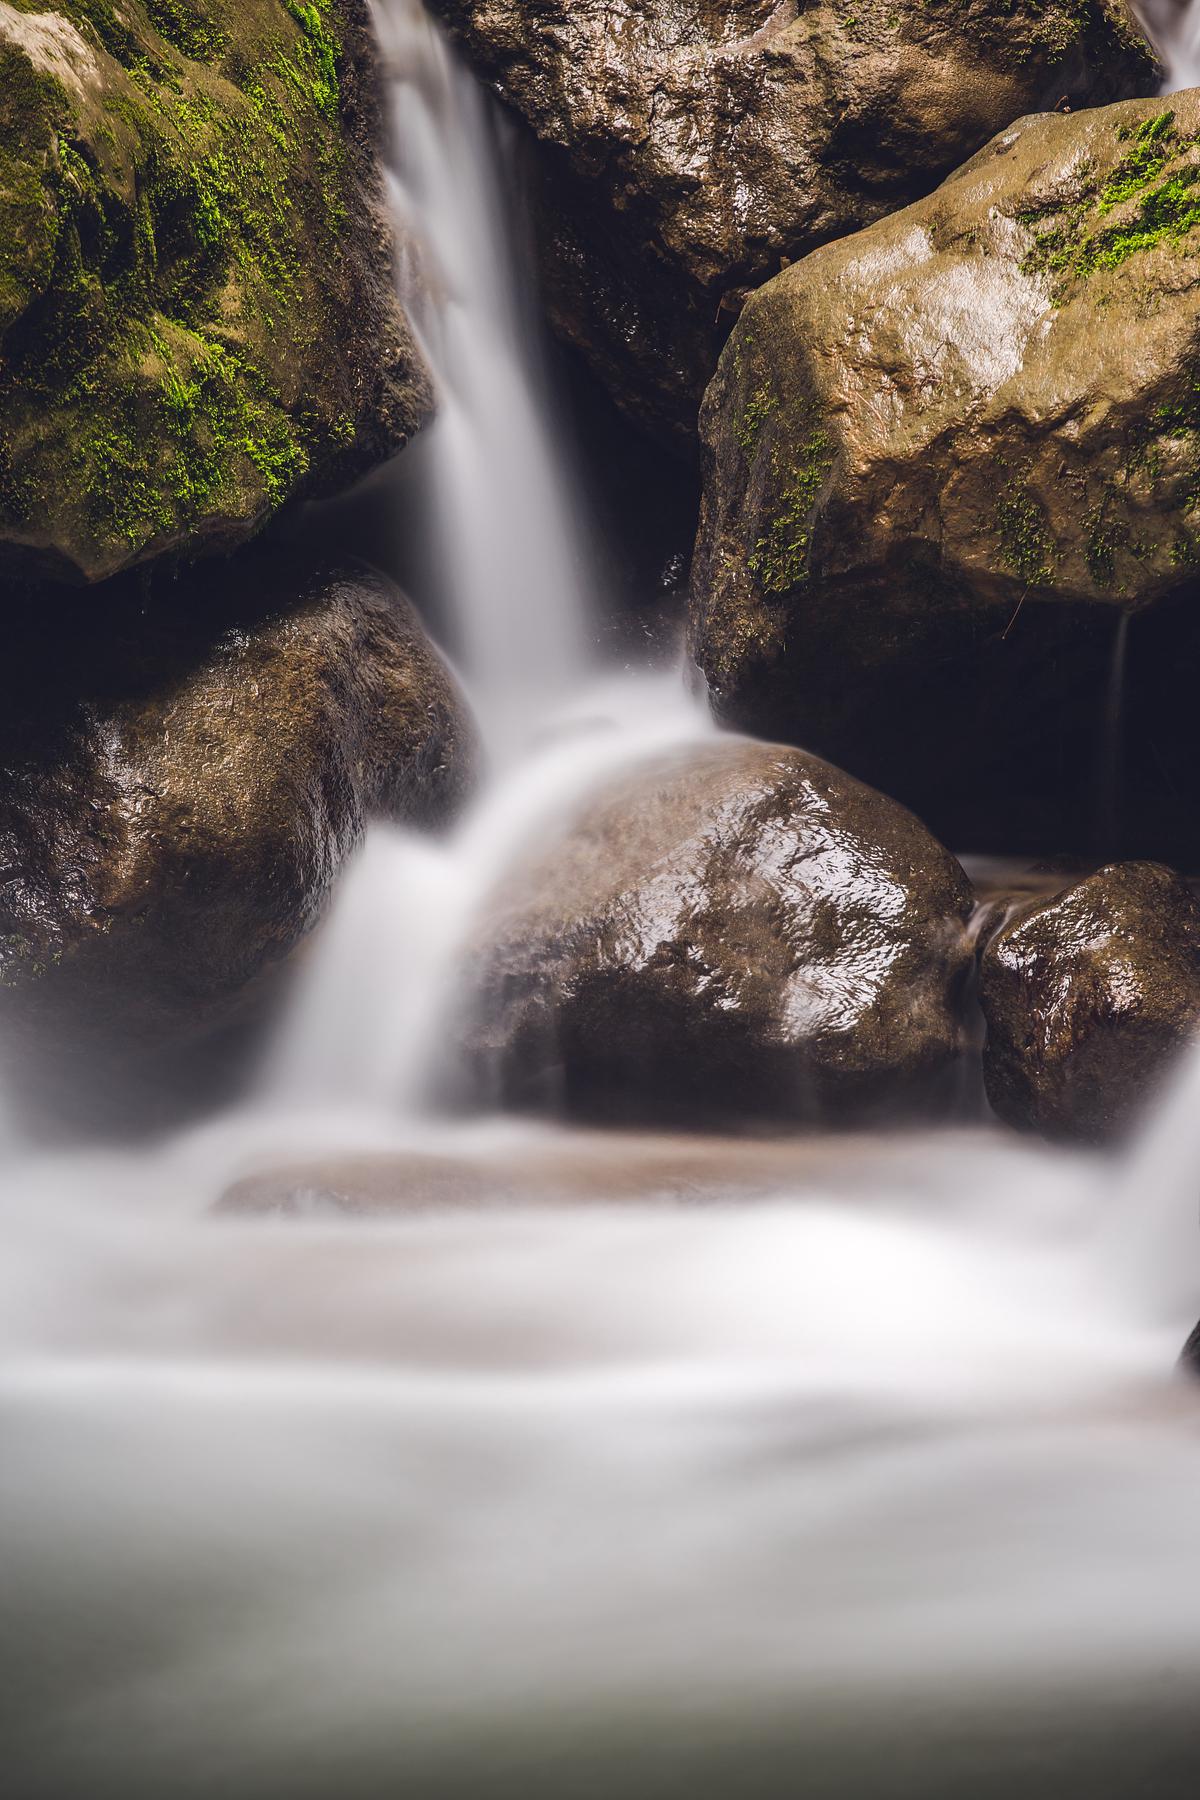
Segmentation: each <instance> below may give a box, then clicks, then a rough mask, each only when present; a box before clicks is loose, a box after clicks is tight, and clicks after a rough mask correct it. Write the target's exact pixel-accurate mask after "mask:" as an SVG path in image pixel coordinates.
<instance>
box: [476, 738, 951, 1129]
mask: <svg viewBox="0 0 1200 1800" xmlns="http://www.w3.org/2000/svg"><path fill="white" fill-rule="evenodd" d="M970 911H971V892H970V886H969V884H968V882H967V880H966V877H965V876H964V874H963V872H962V870H961V869H960V867H959V865H958V864H957V863H956V862H955V861H954V859H953V858H952V857H951V856H949V855H948V854H947V852H946V851H944V850H943V849H942V848H941V846H940V845H939V844H937V843H936V842H935V841H934V840H933V839H932V838H931V837H930V835H929V834H928V832H927V831H926V830H925V829H924V827H923V826H922V825H921V824H920V823H919V822H918V821H917V820H916V819H915V818H913V817H912V816H911V814H909V813H906V812H905V811H904V810H903V809H901V808H899V807H897V806H895V805H894V804H893V803H892V802H891V801H889V800H887V799H885V798H884V797H883V796H882V795H881V794H878V793H875V792H873V791H872V790H871V789H869V788H866V787H863V786H862V785H861V784H859V783H857V782H854V781H852V780H850V779H849V778H848V777H847V776H845V775H843V774H841V773H840V772H839V771H838V770H836V769H834V768H832V767H830V766H829V765H828V764H826V763H822V762H820V761H819V760H817V759H816V758H815V757H810V756H807V755H805V754H804V753H802V752H801V751H798V750H791V749H786V748H781V747H778V746H774V745H759V744H750V743H746V742H744V741H742V740H737V739H730V740H725V741H723V742H717V743H714V744H712V745H711V746H708V747H704V748H700V749H693V750H689V751H686V752H677V753H673V754H670V755H667V756H664V757H663V758H662V759H661V760H657V761H655V762H652V763H651V764H649V765H647V766H645V767H642V768H640V769H638V770H637V771H635V772H634V773H632V774H631V775H630V776H629V778H628V779H627V780H626V781H625V782H624V783H623V784H622V785H621V786H620V787H619V788H617V789H616V790H615V791H610V792H609V793H607V794H606V795H605V796H602V797H599V798H597V799H596V800H595V801H594V802H593V803H592V804H591V805H590V807H589V808H588V809H587V810H586V811H585V812H584V813H583V814H582V816H580V817H579V818H578V819H577V820H576V822H575V823H574V825H573V826H572V827H571V828H570V829H569V830H568V831H567V832H566V833H565V835H564V836H563V837H562V838H561V840H559V841H558V842H555V843H553V844H551V845H549V846H548V847H547V848H546V849H545V851H544V853H543V854H541V855H539V856H535V857H534V858H533V860H532V862H531V863H530V864H529V865H528V866H527V867H526V868H524V869H522V871H521V873H520V874H519V875H518V876H516V877H515V878H514V879H513V881H512V884H511V886H509V887H508V888H506V889H505V890H504V891H503V892H502V893H500V894H499V895H497V896H496V897H495V900H494V903H493V905H492V907H491V908H490V909H489V912H488V917H487V919H486V921H485V923H484V924H483V926H482V927H481V931H480V934H479V939H478V948H477V949H476V950H475V952H474V953H473V954H472V955H471V956H470V957H468V958H467V959H466V967H465V971H464V994H465V1001H464V1004H465V1006H466V1008H467V1009H468V1015H469V1016H468V1023H467V1025H466V1028H465V1049H464V1059H465V1064H466V1069H467V1078H468V1086H469V1088H470V1090H471V1092H472V1094H473V1095H474V1096H475V1097H482V1098H483V1099H485V1100H489V1101H494V1100H498V1101H500V1102H501V1103H503V1104H505V1105H509V1106H515V1107H519V1108H523V1109H533V1110H544V1111H551V1112H553V1111H559V1110H561V1111H564V1112H566V1113H568V1114H575V1115H583V1116H588V1115H590V1116H594V1117H604V1118H626V1119H641V1120H661V1121H679V1122H681V1123H685V1124H687V1125H690V1126H693V1127H695V1126H700V1127H703V1126H705V1125H711V1124H712V1123H714V1122H718V1121H742V1120H752V1119H755V1118H758V1119H763V1118H765V1119H775V1120H785V1121H790V1122H797V1123H801V1122H812V1121H817V1120H820V1121H828V1122H845V1121H849V1120H862V1119H879V1118H886V1117H888V1116H892V1115H895V1114H898V1113H904V1112H905V1111H908V1110H912V1109H918V1110H925V1109H929V1108H936V1107H938V1106H943V1105H945V1104H946V1103H947V1100H948V1097H949V1094H950V1090H951V1088H952V1085H953V1082H952V1076H953V1071H954V1065H955V1060H956V1058H957V1056H958V1054H959V1051H960V1048H961V1047H962V1043H963V1037H962V1029H961V1025H960V1019H959V1000H960V989H961V986H962V984H963V982H964V980H965V976H966V971H967V968H968V966H969V964H970V962H971V950H970V946H969V943H968V936H967V930H966V923H967V919H968V916H969V914H970Z"/></svg>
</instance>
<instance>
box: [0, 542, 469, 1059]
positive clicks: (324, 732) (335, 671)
mask: <svg viewBox="0 0 1200 1800" xmlns="http://www.w3.org/2000/svg"><path fill="white" fill-rule="evenodd" d="M154 600H155V605H154V607H153V610H151V611H146V610H144V608H143V606H142V604H141V603H140V602H139V599H138V595H137V593H136V591H135V592H131V593H128V594H127V595H126V600H125V605H124V610H122V609H121V608H120V607H118V606H117V604H116V602H115V601H111V602H110V604H109V606H107V607H106V608H105V610H104V613H103V615H102V617H101V618H100V619H97V618H95V617H94V616H93V617H92V619H91V621H90V623H89V621H88V619H87V616H86V611H85V602H84V599H83V598H81V600H80V602H79V611H78V612H77V613H76V615H75V616H74V617H72V616H71V615H70V614H69V613H67V614H66V615H65V616H64V617H62V619H61V625H62V629H63V636H62V637H61V638H60V637H58V636H54V637H53V639H52V641H48V640H47V635H46V633H45V631H44V628H43V627H42V626H41V625H40V624H39V623H38V621H37V620H36V619H33V618H30V619H29V620H27V621H26V635H25V636H24V637H22V635H21V631H20V628H19V624H18V625H14V626H13V627H11V628H10V630H9V634H8V649H9V662H8V665H7V668H6V670H5V676H4V689H5V692H4V705H3V717H2V720H0V772H2V774H0V1019H2V1020H3V1024H4V1033H3V1044H4V1051H5V1055H6V1059H7V1067H8V1069H9V1071H10V1072H11V1073H12V1075H13V1079H14V1080H16V1079H18V1078H19V1075H20V1071H21V1068H22V1067H23V1066H24V1064H25V1061H26V1059H27V1058H32V1059H33V1060H34V1061H35V1062H37V1063H38V1064H39V1067H40V1068H41V1071H42V1073H44V1062H45V1059H46V1058H47V1057H49V1058H51V1059H54V1058H59V1057H60V1058H61V1059H62V1073H63V1077H64V1080H66V1079H67V1078H68V1077H69V1078H70V1080H71V1081H72V1082H73V1081H74V1080H75V1078H76V1076H78V1078H79V1081H80V1082H81V1083H82V1085H83V1086H85V1087H86V1086H89V1085H91V1084H92V1082H93V1078H99V1079H100V1085H101V1087H103V1086H104V1085H105V1082H104V1078H105V1077H107V1076H108V1075H109V1074H111V1076H112V1078H113V1081H114V1082H117V1083H118V1084H119V1081H120V1078H121V1064H122V1061H123V1059H125V1058H128V1059H129V1061H130V1063H131V1066H132V1065H136V1064H138V1062H139V1059H142V1060H145V1059H150V1060H151V1061H160V1060H161V1061H162V1062H163V1064H164V1067H165V1064H166V1062H167V1061H169V1059H170V1056H172V1055H174V1054H175V1053H176V1052H178V1053H179V1054H180V1055H181V1056H186V1055H188V1054H190V1053H191V1052H192V1051H193V1050H198V1049H199V1048H201V1047H203V1046H205V1045H208V1044H210V1043H218V1041H219V1039H220V1036H221V1034H222V1033H223V1032H225V1031H226V1030H227V1029H229V1028H231V1027H233V1026H236V1025H237V1024H238V1023H239V1021H240V1020H242V1019H243V1018H244V1017H246V1016H247V1015H248V1014H250V1013H252V1011H253V1008H254V1004H255V1001H256V999H257V998H259V997H260V996H261V995H262V992H263V989H264V987H266V986H269V983H270V980H271V977H272V973H273V971H276V970H278V969H279V967H280V966H281V965H282V964H283V962H284V960H285V959H286V958H287V957H288V956H289V954H290V952H291V951H292V950H293V949H294V948H295V947H296V945H297V944H298V943H299V942H300V940H301V939H302V938H303V937H304V935H305V933H306V932H307V931H308V930H309V928H310V927H311V925H312V924H313V923H314V922H315V920H316V919H317V918H318V917H319V915H320V913H321V911H322V908H323V907H324V905H325V902H326V900H327V899H328V897H329V894H330V891H331V888H332V885H333V883H334V880H335V878H336V876H337V875H338V873H339V871H340V869H341V867H342V865H343V863H344V862H345V859H346V857H347V855H348V854H349V853H350V851H351V850H352V849H353V848H354V846H355V845H356V844H357V842H358V840H359V838H360V836H361V833H362V830H363V827H364V824H365V823H366V821H367V819H368V818H369V817H371V816H381V817H386V818H392V819H396V820H403V821H411V822H413V823H418V824H429V825H434V824H437V823H438V822H440V821H442V820H444V819H445V818H447V817H448V816H449V815H450V814H451V813H452V812H453V811H454V810H455V808H456V806H457V804H458V802H459V800H460V799H461V797H462V795H463V793H464V790H465V787H466V785H467V783H468V780H469V776H470V766H471V755H472V736H471V728H470V725H469V722H468V720H467V717H466V715H465V711H464V707H463V703H462V701H461V699H460V697H459V695H458V692H457V689H456V687H455V684H454V682H453V680H452V678H451V677H450V675H449V674H448V672H447V670H446V668H445V667H444V665H443V664H442V662H441V660H440V658H439V657H438V655H437V653H436V652H435V651H434V649H433V647H432V645H431V644H430V642H429V640H428V639H427V638H426V636H425V634H424V632H423V630H422V628H421V626H420V625H419V623H418V621H417V619H416V617H415V615H414V614H413V612H412V611H411V609H410V608H409V606H408V603H407V601H405V600H404V598H403V597H402V596H401V595H400V593H399V591H398V590H397V589H395V588H393V587H392V586H391V584H390V583H388V582H387V581H386V580H385V579H384V578H383V577H381V576H378V575H376V574H375V573H374V572H373V571H371V570H369V569H367V568H366V567H365V565H360V566H358V567H355V566H353V565H349V564H347V565H345V566H342V567H341V568H326V569H312V568H308V567H301V566H299V565H291V564H289V563H288V562H287V561H286V559H283V558H277V557H274V556H271V555H268V554H267V553H265V552H263V553H261V554H260V555H256V556H253V557H250V558H248V559H244V560H243V561H241V562H240V563H239V564H237V565H235V566H233V567H225V566H219V565H217V564H210V565H206V567H205V569H204V571H203V572H202V573H200V574H198V575H197V576H195V577H193V578H192V579H191V581H190V582H189V583H188V584H184V583H182V582H181V583H178V584H174V585H170V584H168V585H167V586H166V588H165V591H160V592H158V593H157V594H156V595H155V596H154ZM98 1047H99V1048H98ZM216 1059H217V1062H218V1064H219V1063H220V1061H221V1053H220V1052H219V1050H218V1052H217V1053H216ZM68 1064H69V1065H70V1068H68V1066H67V1065H68ZM97 1064H99V1066H97ZM217 1073H218V1075H219V1074H220V1070H219V1068H218V1070H217ZM50 1085H51V1086H53V1085H54V1084H53V1083H51V1084H50Z"/></svg>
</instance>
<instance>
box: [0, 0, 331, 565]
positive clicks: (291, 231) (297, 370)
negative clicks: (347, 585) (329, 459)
mask: <svg viewBox="0 0 1200 1800" xmlns="http://www.w3.org/2000/svg"><path fill="white" fill-rule="evenodd" d="M17 4H19V5H23V6H25V7H26V8H27V9H28V10H37V8H38V5H40V4H41V0H17ZM58 9H59V10H60V11H61V12H62V13H63V14H64V16H65V17H66V18H67V19H68V20H70V21H71V22H72V23H73V24H74V25H75V26H76V28H77V29H78V30H79V31H80V32H81V34H82V35H83V36H84V37H85V38H86V39H88V40H89V41H90V42H91V43H93V44H94V45H95V46H96V52H97V56H98V68H99V73H100V79H99V84H98V87H97V90H96V92H95V95H94V97H93V104H92V105H91V106H90V107H89V108H88V109H87V114H86V117H83V116H81V115H80V113H79V111H78V110H77V107H76V104H75V102H74V100H73V99H72V98H71V97H70V96H68V95H67V94H65V93H64V91H63V89H62V88H61V87H59V85H58V84H57V83H56V82H53V81H51V80H50V79H49V78H47V77H45V76H42V75H40V74H38V72H37V71H35V70H34V69H33V68H32V66H31V64H30V63H29V62H28V60H27V59H26V58H25V57H24V55H23V54H22V53H20V52H19V51H17V50H16V49H13V48H10V47H8V46H6V45H4V44H3V42H2V41H0V536H3V535H4V533H5V531H6V530H8V531H9V532H10V533H11V532H13V531H14V528H15V530H16V533H17V535H19V533H20V530H21V528H23V527H24V526H25V525H26V524H27V523H28V522H29V521H31V520H34V521H36V520H37V519H38V518H39V516H40V517H42V518H45V517H48V516H51V515H54V516H56V517H57V516H59V515H61V514H64V513H69V514H70V515H71V516H72V517H73V518H75V519H76V520H77V521H78V522H77V523H76V524H75V525H73V526H71V527H70V528H67V527H65V526H64V527H63V530H64V532H67V533H68V534H74V536H75V537H76V538H81V540H82V543H81V551H80V556H81V561H83V562H84V563H85V565H86V566H88V567H92V566H98V567H100V568H103V567H105V566H117V565H118V564H119V563H120V562H122V561H128V560H129V558H130V555H131V554H133V555H136V554H139V553H140V552H142V551H143V550H144V549H147V548H149V549H153V547H154V546H155V545H156V544H158V543H161V542H164V541H166V540H177V539H180V538H181V537H184V536H186V534H187V532H188V529H189V528H190V527H191V526H193V525H195V524H197V523H198V522H200V521H201V520H202V519H204V518H205V517H206V516H207V517H211V516H213V515H217V516H219V517H221V518H225V517H228V518H229V519H230V520H231V521H232V520H238V519H255V518H259V517H261V516H264V515H265V514H266V513H267V512H268V511H270V510H272V509H274V508H275V507H277V506H279V505H281V504H283V503H284V502H285V501H286V500H287V499H288V497H289V496H290V495H291V494H292V493H294V492H295V491H296V489H297V487H298V486H299V485H300V484H301V483H302V482H303V481H304V479H305V476H306V474H307V472H308V470H309V468H310V466H311V465H312V462H313V458H314V454H315V453H316V450H317V449H318V448H319V447H325V448H330V447H332V449H333V450H334V451H335V452H336V451H339V450H341V449H343V448H345V447H348V446H350V445H352V444H353V443H354V440H355V437H356V435H357V426H356V423H355V414H354V413H353V411H352V410H351V409H350V407H349V406H348V405H347V401H348V400H349V399H350V390H349V382H348V378H347V377H346V376H344V375H343V374H342V372H341V371H340V370H339V369H338V368H337V366H336V365H326V366H328V367H329V375H328V380H327V382H326V383H324V384H323V386H322V388H321V391H319V392H318V393H315V394H314V393H308V392H305V391H304V388H305V386H307V385H310V380H311V378H309V381H305V380H304V375H303V372H304V371H306V370H310V369H311V368H312V367H313V365H314V363H315V364H316V366H318V367H321V366H323V364H322V353H321V350H320V346H321V344H322V343H323V342H327V341H329V340H330V339H331V338H332V337H333V335H334V334H335V332H336V331H337V329H338V328H339V325H340V322H341V321H340V319H339V318H338V317H336V316H334V314H332V313H331V312H330V310H329V308H330V306H331V305H332V304H333V302H332V301H331V300H330V299H329V298H327V296H328V295H329V293H330V291H331V290H330V286H329V277H330V273H331V271H336V270H337V269H338V268H339V266H340V264H341V262H342V258H343V249H342V241H343V236H344V232H345V229H346V224H347V209H346V160H345V150H344V147H343V142H342V137H341V132H340V129H339V128H338V117H339V111H340V106H341V94H340V67H339V65H340V57H341V51H340V40H339V33H338V26H337V14H336V10H335V7H334V5H333V4H332V0H314V3H312V4H306V3H304V0H240V4H238V5H236V6H235V5H234V4H233V0H124V3H123V4H122V6H121V8H120V11H119V12H118V11H117V10H116V8H115V7H114V6H112V5H110V4H108V0H58ZM98 109H102V110H101V111H100V117H99V118H98V119H97V117H96V113H97V110H98Z"/></svg>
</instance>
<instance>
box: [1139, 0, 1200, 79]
mask: <svg viewBox="0 0 1200 1800" xmlns="http://www.w3.org/2000/svg"><path fill="white" fill-rule="evenodd" d="M1137 11H1138V13H1139V14H1140V16H1141V19H1142V23H1143V24H1144V26H1145V28H1146V34H1147V36H1148V37H1149V38H1150V39H1151V41H1152V42H1153V44H1154V47H1155V49H1156V50H1157V51H1158V54H1159V57H1160V58H1161V60H1162V65H1163V75H1164V80H1163V92H1164V94H1174V93H1177V92H1178V91H1179V89H1180V88H1187V87H1196V86H1200V4H1198V3H1197V0H1137Z"/></svg>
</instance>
